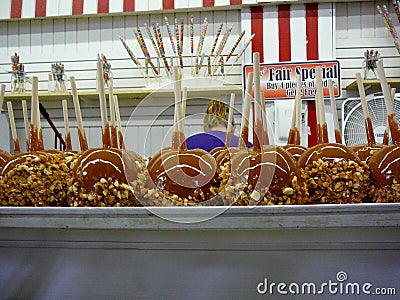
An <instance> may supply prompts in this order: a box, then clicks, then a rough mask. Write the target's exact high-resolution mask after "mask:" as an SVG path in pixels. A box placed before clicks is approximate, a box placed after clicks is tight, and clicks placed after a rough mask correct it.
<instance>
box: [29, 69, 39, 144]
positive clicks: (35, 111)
mask: <svg viewBox="0 0 400 300" xmlns="http://www.w3.org/2000/svg"><path fill="white" fill-rule="evenodd" d="M38 101H39V97H38V78H37V77H36V76H33V77H32V98H31V124H30V135H29V139H30V140H29V148H30V149H29V150H30V151H37V150H38V131H37V130H38V128H37V123H38V121H37V118H38V115H39V104H38Z"/></svg>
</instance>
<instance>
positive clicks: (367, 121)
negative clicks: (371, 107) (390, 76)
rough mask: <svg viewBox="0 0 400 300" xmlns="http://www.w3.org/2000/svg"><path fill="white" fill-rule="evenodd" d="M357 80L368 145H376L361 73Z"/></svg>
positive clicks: (358, 74)
mask: <svg viewBox="0 0 400 300" xmlns="http://www.w3.org/2000/svg"><path fill="white" fill-rule="evenodd" d="M356 79H357V86H358V93H359V94H360V99H361V107H362V110H363V114H364V122H365V130H366V133H367V140H368V145H375V144H376V142H375V135H374V129H373V127H372V122H371V117H370V116H369V112H368V104H367V100H366V97H365V90H364V81H363V79H362V77H361V73H356Z"/></svg>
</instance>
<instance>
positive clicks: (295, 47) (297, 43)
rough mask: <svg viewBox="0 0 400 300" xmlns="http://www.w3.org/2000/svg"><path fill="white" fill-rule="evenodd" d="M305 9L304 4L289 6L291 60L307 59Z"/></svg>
mask: <svg viewBox="0 0 400 300" xmlns="http://www.w3.org/2000/svg"><path fill="white" fill-rule="evenodd" d="M304 32H306V11H305V7H304V5H293V6H292V7H291V8H290V45H291V58H292V61H305V60H306V59H307V40H306V39H305V38H304Z"/></svg>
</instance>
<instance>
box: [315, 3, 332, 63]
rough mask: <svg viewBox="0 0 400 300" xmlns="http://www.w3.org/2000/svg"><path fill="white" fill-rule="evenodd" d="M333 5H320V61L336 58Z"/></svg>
mask: <svg viewBox="0 0 400 300" xmlns="http://www.w3.org/2000/svg"><path fill="white" fill-rule="evenodd" d="M332 5H333V4H332V3H319V4H318V6H319V10H318V28H319V30H318V49H319V50H318V51H319V59H321V60H329V59H333V58H334V49H333V47H332V45H334V38H335V36H334V27H333V24H334V23H333V15H332V14H333V9H332Z"/></svg>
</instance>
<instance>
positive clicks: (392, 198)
mask: <svg viewBox="0 0 400 300" xmlns="http://www.w3.org/2000/svg"><path fill="white" fill-rule="evenodd" d="M377 73H378V77H379V80H380V83H381V88H382V92H383V96H384V99H385V105H386V109H387V112H388V124H389V129H390V133H391V135H392V140H393V144H394V145H391V146H386V147H384V148H382V149H380V150H378V151H377V152H375V153H374V154H373V155H372V156H371V158H370V159H369V167H370V170H371V179H372V183H373V186H374V189H373V193H372V196H373V199H372V200H373V201H374V202H378V203H386V202H400V129H399V126H398V124H397V121H396V116H395V112H394V105H393V101H392V97H391V95H390V91H389V87H388V84H387V80H386V75H385V72H384V68H383V63H382V61H378V62H377Z"/></svg>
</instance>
